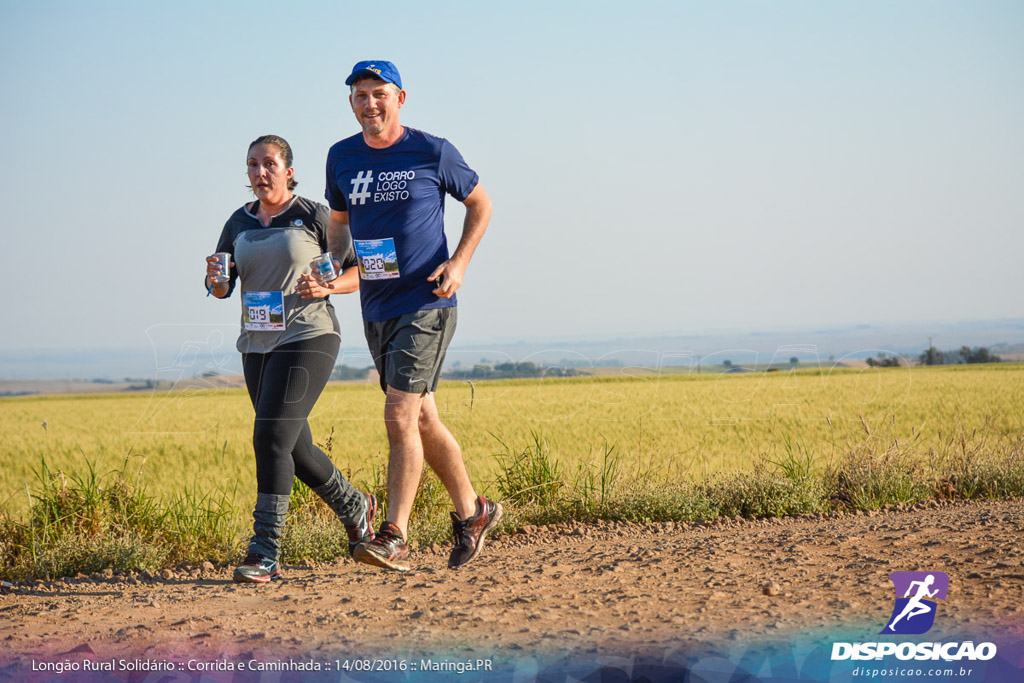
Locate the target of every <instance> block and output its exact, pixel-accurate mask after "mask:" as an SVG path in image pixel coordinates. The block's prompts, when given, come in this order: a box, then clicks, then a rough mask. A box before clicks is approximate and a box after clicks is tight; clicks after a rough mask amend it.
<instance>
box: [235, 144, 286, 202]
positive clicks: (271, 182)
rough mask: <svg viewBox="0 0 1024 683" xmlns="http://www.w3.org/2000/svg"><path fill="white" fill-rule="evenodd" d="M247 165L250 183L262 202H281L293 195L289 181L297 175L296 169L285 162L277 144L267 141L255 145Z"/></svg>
mask: <svg viewBox="0 0 1024 683" xmlns="http://www.w3.org/2000/svg"><path fill="white" fill-rule="evenodd" d="M246 165H247V166H248V173H249V184H250V185H252V191H253V194H255V195H256V196H257V197H258V198H259V200H260V202H263V203H269V204H280V203H282V202H285V201H287V200H288V199H289V198H290V197H291V190H289V189H288V181H289V180H291V178H292V176H293V175H295V169H294V168H292V167H289V166H288V165H287V164H285V162H284V159H282V158H281V149H280V148H279V147H278V146H277V145H271V144H267V143H265V142H261V143H260V144H258V145H253V146H252V148H250V149H249V157H248V159H247V160H246Z"/></svg>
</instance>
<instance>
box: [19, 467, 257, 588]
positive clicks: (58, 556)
mask: <svg viewBox="0 0 1024 683" xmlns="http://www.w3.org/2000/svg"><path fill="white" fill-rule="evenodd" d="M85 462H86V465H85V472H84V473H82V474H70V475H69V474H65V473H64V472H62V471H59V470H58V471H54V470H51V469H50V467H49V465H48V464H47V461H46V459H45V458H42V459H41V461H40V465H39V468H38V469H36V470H35V477H36V484H37V486H36V490H35V491H34V492H33V491H32V490H31V489H30V488H29V487H27V486H26V496H27V497H28V499H29V513H28V518H27V520H25V521H23V522H22V521H18V520H16V519H15V518H13V517H12V516H11V515H10V514H9V513H7V512H4V513H3V515H2V517H0V532H2V533H0V576H2V577H3V578H4V579H14V580H21V579H26V578H46V579H49V578H56V577H59V576H67V575H71V574H76V573H79V572H82V573H91V572H96V571H99V570H102V569H108V568H109V569H113V570H114V571H132V570H142V569H148V570H152V569H156V568H159V567H162V566H167V565H168V564H172V563H175V562H182V561H196V560H200V559H204V560H205V559H212V560H214V561H222V560H224V559H225V558H226V557H227V556H228V554H230V553H232V552H233V551H234V548H235V546H236V544H237V536H238V531H237V526H236V523H235V519H236V514H235V511H234V510H233V509H232V507H231V505H230V503H229V502H228V501H230V499H231V493H230V492H226V491H221V492H219V493H216V492H215V493H214V494H198V493H197V492H195V491H194V490H191V491H188V490H187V491H185V492H183V493H181V494H179V495H178V496H176V497H174V498H172V499H171V500H170V501H169V503H167V504H166V505H160V504H158V502H157V501H156V500H154V499H153V498H152V497H150V496H149V495H147V493H146V490H145V487H144V486H143V485H142V484H141V483H140V476H139V472H138V471H137V472H136V473H135V474H134V475H133V474H132V473H131V472H130V471H129V464H130V463H131V462H132V456H131V455H129V456H128V457H126V458H125V461H124V465H123V466H122V468H121V470H120V471H115V472H111V473H108V474H105V475H103V474H100V473H99V472H98V471H97V468H96V465H95V463H94V462H92V461H90V460H88V459H86V461H85ZM140 469H141V468H140Z"/></svg>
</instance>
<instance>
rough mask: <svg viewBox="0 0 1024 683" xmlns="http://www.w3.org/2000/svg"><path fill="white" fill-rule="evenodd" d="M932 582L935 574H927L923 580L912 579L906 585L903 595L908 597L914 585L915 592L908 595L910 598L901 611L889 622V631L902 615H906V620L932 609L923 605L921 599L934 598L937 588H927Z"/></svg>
mask: <svg viewBox="0 0 1024 683" xmlns="http://www.w3.org/2000/svg"><path fill="white" fill-rule="evenodd" d="M933 583H935V576H934V575H932V574H929V575H928V576H926V577H925V578H924V581H913V582H911V584H910V585H909V586H907V593H906V595H904V596H903V597H905V598H907V597H910V594H911V593H913V592H914V586H917V593H915V594H914V596H913V597H910V600H908V601H907V604H906V606H905V607H904V608H903V611H902V612H900V615H899V616H898V617H896V618H895V619H893V620H892V623H891V624H889V630H890V631H895V630H896V629H895V628H894V627H895V626H896V622H897V621H899V620H900V619H902V618H903V617H906V618H907V621H910V620H911V619H913V618H914V617H916V616H917V615H919V614H928V613H929V612H931V611H932V609H933V608H931V607H929V606H928V605H925V604H924V603H923V602H921V600H922V599H924V598H934V597H935V595H936V594H937V593H938V592H939V589H938V588H936V589H935V590H933V591H929V590H928V587H929V586H931V585H932V584H933Z"/></svg>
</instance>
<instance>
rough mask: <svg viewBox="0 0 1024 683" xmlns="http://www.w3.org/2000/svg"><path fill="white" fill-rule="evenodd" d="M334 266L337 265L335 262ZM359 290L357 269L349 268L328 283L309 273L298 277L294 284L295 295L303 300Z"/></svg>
mask: <svg viewBox="0 0 1024 683" xmlns="http://www.w3.org/2000/svg"><path fill="white" fill-rule="evenodd" d="M335 264H337V265H338V266H340V265H341V264H338V262H337V260H335ZM357 289H359V269H358V268H349V269H348V270H346V271H345V272H343V273H342V274H341V275H339V276H338V277H336V278H334V279H333V280H331V281H330V282H324V281H323V280H321V279H320V278H318V277H316V276H314V275H311V274H309V273H303V274H302V275H300V276H299V281H298V282H296V283H295V293H296V294H298V295H299V296H301V297H302V298H303V299H322V298H324V297H325V296H328V295H330V294H348V293H349V292H354V291H356V290H357Z"/></svg>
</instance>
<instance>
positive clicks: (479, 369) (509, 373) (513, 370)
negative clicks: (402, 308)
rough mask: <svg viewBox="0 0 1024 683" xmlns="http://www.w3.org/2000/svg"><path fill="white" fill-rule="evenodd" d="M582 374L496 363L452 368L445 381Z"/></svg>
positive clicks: (560, 369)
mask: <svg viewBox="0 0 1024 683" xmlns="http://www.w3.org/2000/svg"><path fill="white" fill-rule="evenodd" d="M582 374H583V373H582V372H580V371H579V370H577V369H576V368H566V367H562V366H558V365H555V366H550V367H544V366H543V365H537V364H536V363H530V362H529V361H527V362H524V363H497V364H495V365H494V366H490V365H483V364H477V365H474V366H473V367H472V368H471V369H468V370H467V369H465V368H461V367H460V368H458V369H456V368H453V369H451V370H449V371H447V372H446V373H444V377H445V378H446V379H515V378H530V377H578V376H579V375H582Z"/></svg>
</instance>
